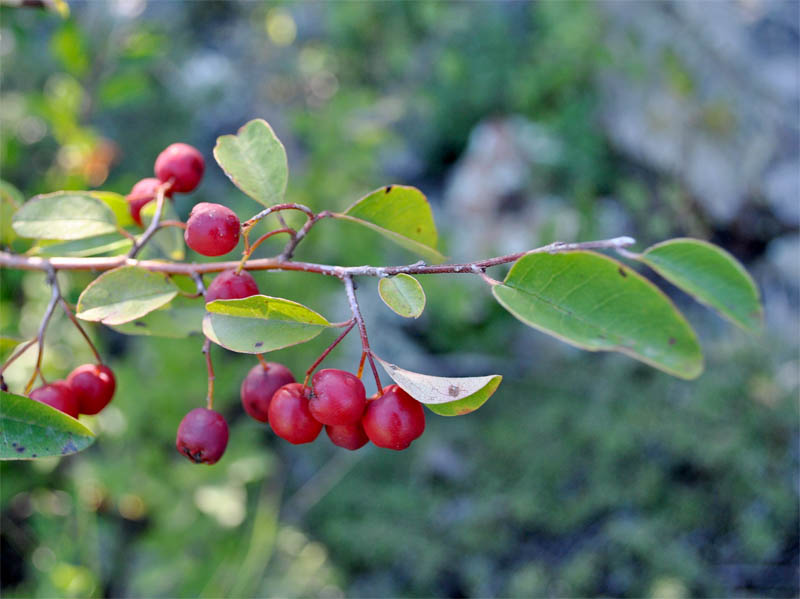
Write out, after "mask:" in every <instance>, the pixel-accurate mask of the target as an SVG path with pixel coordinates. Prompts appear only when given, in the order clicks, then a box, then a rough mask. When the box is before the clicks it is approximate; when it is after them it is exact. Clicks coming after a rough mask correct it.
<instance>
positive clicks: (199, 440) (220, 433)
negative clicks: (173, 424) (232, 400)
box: [175, 408, 228, 464]
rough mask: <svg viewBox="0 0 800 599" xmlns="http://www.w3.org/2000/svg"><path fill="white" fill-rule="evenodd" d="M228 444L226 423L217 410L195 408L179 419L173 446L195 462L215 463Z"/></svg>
mask: <svg viewBox="0 0 800 599" xmlns="http://www.w3.org/2000/svg"><path fill="white" fill-rule="evenodd" d="M227 445H228V423H227V422H225V418H224V417H223V416H222V414H220V413H219V412H215V411H214V410H207V409H206V408H195V409H194V410H192V411H190V412H189V413H188V414H186V416H184V417H183V420H181V423H180V425H179V426H178V435H177V437H176V439H175V447H177V448H178V451H179V452H181V453H182V454H183V455H185V456H186V457H187V458H189V459H190V460H192V461H193V462H194V463H196V464H200V463H203V464H215V463H216V462H217V461H218V460H219V459H220V458H221V457H222V454H223V453H225V447H227Z"/></svg>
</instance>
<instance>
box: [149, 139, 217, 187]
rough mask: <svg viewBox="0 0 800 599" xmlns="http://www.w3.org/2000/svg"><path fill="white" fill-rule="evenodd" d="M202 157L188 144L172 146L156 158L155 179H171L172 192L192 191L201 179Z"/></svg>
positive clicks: (203, 166)
mask: <svg viewBox="0 0 800 599" xmlns="http://www.w3.org/2000/svg"><path fill="white" fill-rule="evenodd" d="M204 170H205V161H204V160H203V155H202V154H201V153H200V152H199V151H198V150H197V149H196V148H193V147H192V146H190V145H188V144H181V143H177V144H172V145H170V146H167V149H166V150H164V151H163V152H161V154H159V155H158V158H156V167H155V171H156V177H158V178H159V179H161V180H162V181H169V180H170V179H172V191H178V192H183V193H185V192H188V191H192V190H193V189H194V188H195V187H197V184H198V183H200V179H202V178H203V171H204Z"/></svg>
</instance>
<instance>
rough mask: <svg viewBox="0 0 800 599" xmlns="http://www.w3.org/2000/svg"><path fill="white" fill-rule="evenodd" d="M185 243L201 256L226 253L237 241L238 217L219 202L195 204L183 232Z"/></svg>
mask: <svg viewBox="0 0 800 599" xmlns="http://www.w3.org/2000/svg"><path fill="white" fill-rule="evenodd" d="M183 238H184V239H185V240H186V245H188V246H189V247H190V248H192V249H193V250H194V251H195V252H197V253H198V254H202V255H203V256H221V255H222V254H227V253H228V252H230V251H231V250H232V249H233V248H235V247H236V244H237V243H239V217H238V216H236V214H235V213H234V212H233V210H231V209H230V208H227V207H225V206H223V205H221V204H211V203H209V202H200V203H199V204H195V206H194V208H192V212H191V213H190V214H189V220H188V221H186V231H185V232H184V234H183Z"/></svg>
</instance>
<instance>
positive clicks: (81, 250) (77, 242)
mask: <svg viewBox="0 0 800 599" xmlns="http://www.w3.org/2000/svg"><path fill="white" fill-rule="evenodd" d="M132 245H133V244H132V243H131V240H130V239H127V238H125V237H123V236H122V235H119V234H118V233H106V234H105V235H97V236H96V237H86V238H84V239H73V240H72V241H55V240H42V241H40V242H39V243H38V244H37V245H36V246H34V247H33V248H32V253H34V254H36V255H38V256H78V257H85V256H100V255H107V256H119V255H122V254H125V253H127V252H128V251H130V249H131V247H132Z"/></svg>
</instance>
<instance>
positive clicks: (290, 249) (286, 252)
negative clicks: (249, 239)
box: [279, 210, 333, 260]
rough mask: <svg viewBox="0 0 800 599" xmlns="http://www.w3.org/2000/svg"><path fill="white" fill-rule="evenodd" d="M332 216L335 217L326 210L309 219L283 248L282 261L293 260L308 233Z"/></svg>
mask: <svg viewBox="0 0 800 599" xmlns="http://www.w3.org/2000/svg"><path fill="white" fill-rule="evenodd" d="M331 216H333V213H332V212H328V211H327V210H324V211H322V212H320V213H319V214H317V215H315V216H313V217H311V218H309V219H308V220H307V221H306V224H304V225H303V227H302V228H301V229H300V230H299V231H298V232H297V234H295V235H293V236H292V238H291V239H290V240H289V242H288V243H287V244H286V247H285V248H283V251H282V252H281V255H280V256H279V259H281V260H291V258H292V255H293V254H294V251H295V249H297V245H298V244H299V243H300V242H301V241H303V239H304V238H305V236H306V235H308V232H309V231H310V230H311V227H313V226H314V225H316V224H317V223H318V222H319V221H321V220H322V219H324V218H329V217H331Z"/></svg>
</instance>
